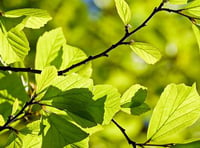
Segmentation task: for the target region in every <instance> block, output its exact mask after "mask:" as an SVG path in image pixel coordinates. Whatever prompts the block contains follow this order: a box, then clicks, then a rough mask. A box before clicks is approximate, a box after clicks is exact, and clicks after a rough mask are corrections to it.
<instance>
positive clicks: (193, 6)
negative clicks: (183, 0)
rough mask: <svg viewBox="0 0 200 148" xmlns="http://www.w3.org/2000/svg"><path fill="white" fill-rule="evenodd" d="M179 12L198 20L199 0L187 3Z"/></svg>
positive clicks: (199, 11)
mask: <svg viewBox="0 0 200 148" xmlns="http://www.w3.org/2000/svg"><path fill="white" fill-rule="evenodd" d="M181 12H182V13H183V14H186V15H189V16H191V17H194V18H200V0H194V1H192V2H190V3H188V4H187V5H186V6H185V7H184V8H183V9H182V11H181Z"/></svg>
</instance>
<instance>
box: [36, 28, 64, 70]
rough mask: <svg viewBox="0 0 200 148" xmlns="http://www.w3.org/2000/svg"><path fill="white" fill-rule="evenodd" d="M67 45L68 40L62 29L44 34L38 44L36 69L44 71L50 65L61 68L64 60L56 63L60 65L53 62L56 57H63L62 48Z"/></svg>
mask: <svg viewBox="0 0 200 148" xmlns="http://www.w3.org/2000/svg"><path fill="white" fill-rule="evenodd" d="M65 43H66V40H65V37H64V34H63V32H62V29H61V28H57V29H54V30H51V31H49V32H46V33H44V34H43V35H42V36H41V37H40V38H39V40H38V42H37V51H36V59H35V68H36V69H41V70H42V69H44V68H45V67H47V66H50V65H54V66H56V68H59V67H60V65H61V62H62V60H61V61H59V60H57V61H56V62H58V63H56V64H55V63H52V62H53V61H54V60H55V59H56V57H58V56H60V54H61V55H62V46H63V45H64V44H65ZM60 59H61V58H60Z"/></svg>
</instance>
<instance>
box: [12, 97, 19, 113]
mask: <svg viewBox="0 0 200 148" xmlns="http://www.w3.org/2000/svg"><path fill="white" fill-rule="evenodd" d="M18 108H19V101H18V99H15V101H14V103H13V107H12V113H11V114H12V115H14V114H15V113H16V112H17V110H18Z"/></svg>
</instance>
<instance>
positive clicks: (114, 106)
mask: <svg viewBox="0 0 200 148" xmlns="http://www.w3.org/2000/svg"><path fill="white" fill-rule="evenodd" d="M92 92H93V94H94V97H93V99H94V100H97V101H98V99H99V98H104V97H106V101H105V103H104V105H105V107H104V109H105V111H104V120H103V124H109V123H110V121H111V120H112V118H113V117H114V115H115V114H116V113H117V112H118V111H119V110H120V94H119V92H118V91H117V89H116V88H114V87H113V86H111V85H96V86H94V88H93V91H92Z"/></svg>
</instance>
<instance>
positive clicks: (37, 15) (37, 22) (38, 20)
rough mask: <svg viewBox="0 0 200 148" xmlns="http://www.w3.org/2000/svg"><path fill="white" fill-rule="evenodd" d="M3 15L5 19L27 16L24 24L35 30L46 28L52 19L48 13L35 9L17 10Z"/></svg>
mask: <svg viewBox="0 0 200 148" xmlns="http://www.w3.org/2000/svg"><path fill="white" fill-rule="evenodd" d="M3 14H4V16H5V17H10V18H16V17H21V16H26V17H25V19H24V20H23V22H22V24H23V25H24V27H27V28H33V29H37V28H40V27H42V26H44V25H45V24H46V23H47V22H48V21H49V20H51V19H52V18H51V16H50V15H49V14H48V13H47V11H45V10H42V9H35V8H24V9H16V10H11V11H7V12H4V13H3Z"/></svg>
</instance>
